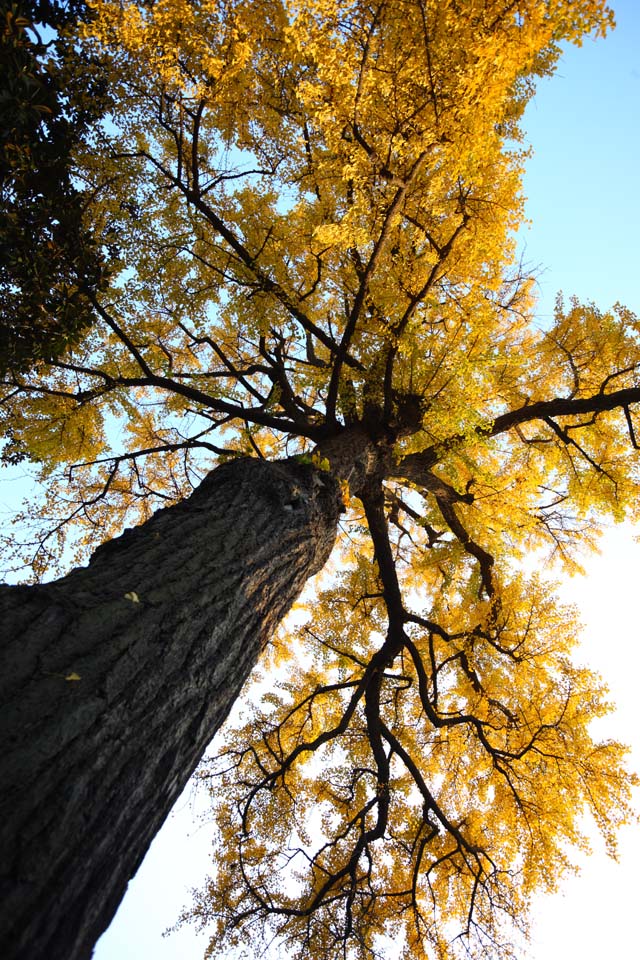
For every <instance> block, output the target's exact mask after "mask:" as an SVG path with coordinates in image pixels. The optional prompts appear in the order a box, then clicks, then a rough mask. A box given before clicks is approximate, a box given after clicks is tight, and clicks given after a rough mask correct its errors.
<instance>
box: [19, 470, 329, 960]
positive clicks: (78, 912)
mask: <svg viewBox="0 0 640 960" xmlns="http://www.w3.org/2000/svg"><path fill="white" fill-rule="evenodd" d="M340 508H341V503H340V496H339V489H338V486H337V484H336V483H335V481H334V480H333V479H332V478H331V477H329V476H328V475H327V474H326V473H318V472H317V471H315V470H313V469H312V468H311V467H309V466H302V465H300V464H298V463H295V462H292V461H286V462H280V463H266V462H263V461H259V460H247V459H243V460H236V461H233V462H230V463H227V464H225V465H223V466H221V467H219V468H218V469H217V470H214V471H213V472H212V473H211V474H210V475H209V477H207V479H205V481H204V482H203V483H202V485H201V486H200V487H199V488H198V489H197V490H196V492H195V493H194V494H193V495H192V496H191V497H190V498H189V499H188V500H185V501H184V502H182V503H180V504H178V505H177V506H174V507H170V508H169V509H166V510H161V511H159V512H158V513H157V514H156V515H155V516H154V517H152V518H151V519H150V520H149V521H148V522H147V523H145V524H143V525H142V526H140V527H137V528H135V529H133V530H129V531H127V532H126V533H125V534H123V536H122V537H119V538H118V539H116V540H113V541H111V542H110V543H107V544H105V545H104V546H102V547H100V548H98V550H97V551H96V552H95V554H94V555H93V557H92V558H91V561H90V563H89V566H88V567H84V568H81V569H77V570H74V571H73V572H72V573H70V574H69V575H68V576H67V577H64V578H63V579H61V580H58V581H56V582H55V583H52V584H46V585H42V586H34V587H16V586H1V587H0V615H1V616H2V621H1V622H2V632H3V635H4V637H3V643H2V649H1V650H0V703H1V704H2V708H1V712H0V733H1V736H2V750H1V752H0V871H1V876H0V956H1V957H2V958H3V960H85V958H88V957H90V955H91V952H92V949H93V945H94V943H95V941H96V940H97V939H98V937H99V935H100V934H101V933H102V932H103V930H104V929H105V928H106V927H107V925H108V924H109V922H110V920H111V918H112V916H113V914H114V913H115V911H116V908H117V906H118V904H119V902H120V900H121V898H122V896H123V894H124V892H125V889H126V886H127V882H128V880H129V878H130V877H131V876H132V875H133V874H134V873H135V871H136V869H137V868H138V866H139V864H140V862H141V861H142V858H143V857H144V854H145V852H146V850H147V848H148V847H149V844H150V843H151V840H152V839H153V837H154V836H155V834H156V832H157V831H158V829H159V828H160V826H161V824H162V822H163V821H164V819H165V817H166V816H167V814H168V812H169V810H170V809H171V807H172V805H173V803H174V801H175V800H176V798H177V797H178V796H179V794H180V792H181V791H182V789H183V788H184V786H185V784H186V782H187V780H188V778H189V777H190V775H191V773H192V772H193V770H194V768H195V766H196V764H197V763H198V760H199V759H200V757H201V756H202V753H203V752H204V750H205V749H206V747H207V744H208V743H209V741H210V740H211V738H212V736H213V734H214V733H215V731H216V730H217V729H218V727H219V726H220V725H221V723H222V722H223V720H224V719H225V717H226V716H227V714H228V712H229V710H230V708H231V706H232V704H233V702H234V700H235V699H236V697H237V695H238V693H239V691H240V688H241V687H242V684H243V683H244V681H245V680H246V678H247V676H248V675H249V673H250V672H251V670H252V668H253V666H254V664H255V662H256V660H257V658H258V655H259V654H260V651H261V649H262V648H263V646H264V644H265V642H266V641H267V639H268V638H269V636H270V635H271V633H272V632H273V630H274V628H275V627H276V625H277V624H278V623H279V621H280V620H281V619H282V617H283V616H284V615H285V614H286V612H287V611H288V610H289V609H290V607H291V605H292V603H293V601H294V600H295V598H296V597H297V595H298V594H299V593H300V591H301V589H302V587H303V586H304V584H305V582H306V581H307V579H308V578H309V577H310V576H311V575H312V574H313V573H315V572H316V571H318V570H320V569H321V567H322V566H323V564H324V563H325V561H326V560H327V558H328V556H329V553H330V551H331V548H332V545H333V542H334V539H335V534H336V526H337V519H338V514H339V511H340ZM77 678H79V679H77Z"/></svg>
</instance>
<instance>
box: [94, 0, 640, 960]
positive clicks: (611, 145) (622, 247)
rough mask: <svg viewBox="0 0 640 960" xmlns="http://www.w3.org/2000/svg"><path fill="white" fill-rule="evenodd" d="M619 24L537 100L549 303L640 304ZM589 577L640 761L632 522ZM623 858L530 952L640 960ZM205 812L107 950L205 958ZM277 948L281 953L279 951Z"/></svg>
mask: <svg viewBox="0 0 640 960" xmlns="http://www.w3.org/2000/svg"><path fill="white" fill-rule="evenodd" d="M613 6H614V9H615V11H616V16H617V20H618V29H617V30H616V32H615V33H614V34H613V35H612V36H611V37H610V38H609V39H607V40H606V41H604V42H602V41H600V42H598V43H597V44H596V43H593V42H591V41H589V42H588V43H586V44H585V46H584V47H583V48H582V49H581V50H573V49H572V50H571V51H569V53H568V54H567V56H566V57H565V59H564V61H563V63H562V65H561V67H560V69H559V71H558V73H557V74H556V76H555V77H554V78H553V80H551V81H549V82H547V83H545V84H543V85H542V88H541V90H540V92H539V94H538V96H537V98H536V100H535V101H534V103H533V104H532V105H531V106H530V107H529V112H528V122H527V130H528V134H529V138H530V141H531V143H532V144H533V146H534V148H535V150H536V154H535V157H534V158H533V159H532V160H531V161H530V163H529V168H528V169H529V172H528V176H527V180H526V192H527V195H528V213H529V217H530V218H531V219H532V220H533V221H534V223H533V226H532V227H531V228H530V229H529V230H527V231H525V232H524V234H523V237H522V240H523V245H525V247H526V249H525V258H526V260H527V261H528V262H530V263H532V264H535V265H539V266H540V268H541V270H543V271H544V272H542V273H541V276H540V291H541V313H542V314H548V313H550V312H551V310H552V306H553V298H554V296H555V293H556V291H557V290H558V289H559V288H562V289H563V290H564V292H565V295H566V296H570V295H572V294H577V295H578V296H579V297H581V298H583V299H592V300H594V301H595V302H596V303H597V304H598V305H599V306H601V307H603V308H607V307H609V306H611V305H612V304H613V303H614V302H615V301H616V300H620V301H621V302H623V303H625V304H626V305H627V306H628V307H630V308H631V309H635V310H636V312H637V311H639V310H640V289H639V287H640V268H639V264H638V257H639V253H640V245H639V243H638V234H637V231H638V224H640V199H639V194H638V175H639V174H640V3H638V0H618V2H615V0H613ZM587 568H588V577H587V579H585V580H577V579H574V580H571V581H569V582H568V583H567V584H566V586H565V588H564V589H565V592H566V597H567V598H568V599H571V600H572V601H574V602H576V603H577V604H578V605H579V607H580V608H581V611H582V615H583V620H584V622H585V625H586V629H585V635H584V645H583V647H582V652H581V659H582V660H583V662H585V663H587V664H588V665H589V666H593V667H596V668H598V669H599V670H600V672H601V673H602V674H603V675H604V676H605V677H606V679H607V681H608V682H609V684H610V687H611V692H612V698H613V699H614V700H615V701H616V702H617V704H618V706H619V709H618V712H617V713H616V715H615V716H614V717H612V718H610V719H609V720H607V721H605V723H606V730H605V727H603V728H602V732H603V735H606V736H612V737H615V738H616V739H621V740H625V741H626V742H628V743H632V744H634V746H635V756H634V766H635V769H636V770H640V697H639V694H638V689H639V686H638V681H637V674H638V671H639V670H640V652H639V651H640V618H639V617H638V615H637V610H636V606H637V598H638V591H639V586H638V571H640V544H637V543H634V542H633V537H632V533H631V531H629V530H624V529H616V530H613V531H612V532H611V534H610V535H609V536H608V537H607V538H606V540H605V542H604V544H603V551H602V554H601V555H600V556H599V557H593V558H591V559H590V561H589V562H588V564H587ZM621 841H622V842H621V858H620V863H619V864H614V863H612V862H611V861H609V860H608V859H607V858H606V857H604V856H603V855H602V854H601V852H596V854H594V856H593V857H591V858H589V859H588V860H586V861H585V864H584V867H583V872H582V875H581V876H580V877H579V878H576V879H571V880H570V881H568V882H566V883H565V884H564V887H563V890H564V893H563V894H562V895H561V896H558V897H555V898H550V899H548V900H546V901H544V902H542V903H540V904H538V905H537V906H536V908H535V911H534V915H535V917H536V928H535V935H534V941H533V943H532V945H531V950H530V953H529V960H567V958H580V960H602V958H604V957H621V958H625V960H627V958H628V960H639V958H640V946H639V941H638V935H637V911H638V893H640V882H639V871H640V828H638V827H635V828H630V829H628V830H627V831H626V832H625V833H624V835H623V836H622V838H621ZM209 844H210V841H209V839H208V831H207V827H206V824H205V825H198V823H197V822H195V821H194V820H193V817H192V814H191V808H190V803H189V800H188V798H187V797H185V798H184V799H183V800H182V801H180V802H179V804H178V805H177V807H176V811H174V813H173V814H172V816H171V817H170V819H169V821H168V822H167V824H166V826H165V828H164V829H163V830H162V831H161V833H160V835H159V836H158V838H157V839H156V841H155V843H154V845H153V847H152V848H151V851H150V852H149V854H148V856H147V858H146V860H145V862H144V864H143V866H142V867H141V869H140V871H139V873H138V875H137V877H136V878H135V880H134V881H133V882H132V883H131V885H130V889H129V892H128V894H127V896H126V898H125V900H124V902H123V904H122V906H121V908H120V911H119V913H118V915H117V917H116V919H115V920H114V922H113V924H112V926H111V928H110V929H109V931H107V933H106V934H105V935H104V936H103V938H102V939H101V940H100V942H99V945H98V947H97V949H96V952H95V955H94V957H95V960H148V958H149V960H150V958H153V960H200V958H201V957H202V954H203V952H204V947H205V944H206V940H205V939H202V938H196V936H195V934H194V933H193V932H192V931H191V930H186V931H185V930H183V931H180V932H179V933H178V934H175V935H172V936H171V937H169V938H167V939H164V940H163V939H162V938H161V934H162V931H163V930H164V929H165V928H166V927H167V926H168V925H170V924H171V923H172V922H173V921H174V920H175V918H176V916H177V914H178V912H179V910H180V908H181V906H183V905H184V904H185V903H187V902H188V901H189V899H190V898H189V892H188V891H189V889H190V888H191V887H193V886H198V885H199V884H200V883H201V882H202V880H203V879H204V876H205V873H206V869H207V852H208V848H209ZM268 960H272V958H268Z"/></svg>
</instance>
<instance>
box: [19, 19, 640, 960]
mask: <svg viewBox="0 0 640 960" xmlns="http://www.w3.org/2000/svg"><path fill="white" fill-rule="evenodd" d="M92 9H93V12H94V17H93V18H92V20H91V21H90V22H89V23H88V24H87V25H86V26H85V27H84V28H83V29H82V33H81V36H79V37H78V38H77V44H78V49H79V51H80V52H81V53H82V55H91V56H95V57H98V58H100V61H101V62H102V63H104V64H107V67H106V68H108V71H109V78H110V87H111V89H112V91H113V103H112V107H111V110H110V114H109V117H108V122H107V123H104V124H102V125H101V126H99V127H95V126H94V127H92V128H91V130H89V131H87V133H86V135H85V136H84V138H83V140H82V142H81V143H80V144H79V146H78V148H77V150H76V154H75V163H76V164H77V167H78V170H79V171H81V174H82V177H83V179H84V181H85V183H86V184H87V189H88V190H89V191H90V194H91V197H92V201H91V205H90V208H89V209H90V216H91V222H92V225H93V229H94V230H95V231H96V234H97V236H100V235H102V240H103V243H104V244H105V245H106V244H107V242H109V238H113V237H116V238H117V258H118V260H117V263H116V266H115V270H116V273H115V278H114V280H113V282H112V285H111V287H110V289H109V290H108V291H103V292H102V293H100V292H98V291H96V290H89V291H88V292H87V297H88V298H89V299H90V301H91V304H92V307H93V310H94V312H95V315H96V316H97V318H98V321H97V323H96V325H95V326H94V327H93V328H92V329H91V331H90V332H89V334H88V335H87V337H86V339H85V340H84V341H83V342H82V343H81V344H79V345H77V346H76V347H74V348H73V349H71V350H69V351H68V352H67V353H66V354H64V355H63V356H62V357H60V358H59V359H57V360H55V361H54V362H53V363H50V364H48V365H45V364H42V365H41V366H40V367H39V368H38V369H37V371H36V373H35V374H32V375H28V376H27V375H24V374H20V373H17V372H14V373H12V374H11V375H9V376H7V377H6V378H5V387H4V393H3V400H2V407H1V410H2V416H3V419H4V423H5V429H6V430H7V434H8V436H9V438H10V440H9V443H8V444H7V445H6V447H5V453H4V456H5V458H6V459H9V460H10V459H11V458H16V457H21V456H25V457H28V458H30V459H31V460H33V461H35V462H38V463H40V464H41V470H42V478H43V482H44V483H45V484H46V499H44V500H43V501H41V502H40V503H39V505H38V506H37V508H36V507H34V506H32V507H31V511H32V512H35V511H36V509H37V516H38V520H39V527H38V530H37V531H36V534H35V536H34V539H33V540H32V542H31V544H29V545H27V546H26V547H23V548H21V551H22V552H19V554H18V555H16V557H15V562H17V560H19V559H21V558H22V557H24V556H26V554H25V553H24V551H25V550H28V551H30V555H31V559H32V561H33V567H34V571H35V573H34V575H35V576H41V575H43V574H44V573H46V571H47V570H48V569H52V568H53V567H54V565H55V562H56V557H57V556H59V554H60V549H61V544H62V542H63V540H64V538H65V536H66V535H67V532H68V531H69V530H70V531H71V534H70V536H71V540H72V542H73V544H74V545H75V547H76V548H77V549H78V550H80V551H81V550H86V549H87V548H88V547H89V546H91V545H92V544H94V543H96V542H99V541H100V540H103V539H105V538H108V537H109V536H112V535H113V534H114V533H115V532H117V531H119V530H120V529H121V527H122V525H123V523H124V522H125V520H128V521H129V522H131V520H137V519H142V518H144V517H146V516H147V515H148V514H149V512H150V511H151V510H153V508H154V507H155V506H156V505H158V504H159V503H161V502H166V501H173V500H177V499H180V498H181V497H183V496H184V495H185V494H186V493H187V492H188V491H189V490H190V489H191V487H192V485H193V483H194V482H195V480H196V478H198V477H199V476H201V475H202V474H203V473H204V472H205V471H206V470H208V469H210V467H211V466H213V465H214V464H215V463H217V462H219V461H220V460H224V459H225V458H229V457H234V456H238V455H247V454H249V455H253V456H256V457H263V458H266V459H274V458H277V457H280V456H283V455H297V456H299V457H301V458H303V459H304V458H309V459H311V460H314V461H315V462H316V464H318V465H319V466H320V467H322V468H323V469H326V470H329V471H331V472H333V473H335V474H336V475H337V476H339V477H340V479H341V480H342V482H343V486H344V496H345V503H346V506H347V512H346V513H345V515H344V519H343V523H342V534H341V540H340V543H339V545H338V547H337V548H336V555H335V561H334V563H335V566H334V569H333V575H332V577H331V578H330V579H326V580H325V581H324V582H322V583H321V585H320V587H319V592H318V594H317V596H316V597H315V598H314V602H313V607H312V609H311V610H310V611H309V613H308V617H307V619H306V620H305V621H303V622H302V625H300V621H298V624H297V625H296V622H295V621H292V622H291V624H290V626H289V627H288V628H287V631H286V632H285V633H283V635H282V637H281V638H280V641H279V642H278V644H277V645H275V646H274V647H273V649H272V656H273V658H274V659H275V660H277V662H278V672H279V677H280V682H279V684H277V685H274V684H272V686H271V688H270V690H269V693H268V694H267V695H265V696H263V697H262V700H260V699H259V697H258V694H257V693H256V695H255V697H254V700H253V702H252V703H251V704H248V705H247V707H246V711H245V713H246V723H245V724H244V726H243V727H242V729H238V730H237V731H234V732H233V734H229V737H228V741H229V743H230V746H228V748H227V749H226V750H225V751H224V752H223V754H222V755H221V757H220V758H219V759H218V760H216V761H214V762H212V763H211V764H208V765H207V766H206V767H205V768H204V769H203V773H202V776H203V777H204V778H209V777H212V778H213V779H212V783H213V786H212V797H213V800H214V807H215V818H216V824H217V830H218V834H219V840H220V844H219V850H220V853H219V859H218V862H217V864H216V868H215V876H214V878H213V880H212V881H211V883H210V884H209V885H208V886H207V888H206V889H205V890H203V891H202V892H201V894H200V895H199V896H198V898H197V900H196V902H195V905H194V907H193V910H192V911H191V917H192V918H195V919H196V920H201V921H203V922H205V923H211V924H213V926H214V929H215V933H214V940H213V941H212V947H211V955H212V956H217V955H218V954H220V955H222V954H223V953H224V950H225V949H227V948H229V949H233V948H235V947H237V946H238V945H243V944H244V945H247V944H253V943H255V942H256V941H257V940H258V939H259V938H260V937H264V938H265V939H266V940H267V941H270V940H271V939H272V938H275V940H276V941H277V942H279V943H281V944H283V945H284V946H285V947H286V948H287V949H288V950H289V951H290V954H291V956H293V957H303V956H304V957H307V956H309V957H312V958H318V960H320V958H322V960H325V958H327V960H328V958H333V957H336V956H344V957H345V958H354V960H355V958H358V960H360V958H365V957H372V956H376V955H378V953H382V954H383V953H384V946H385V938H388V937H393V938H394V950H395V954H396V955H398V953H399V951H400V950H404V954H403V955H404V956H406V957H407V958H409V957H411V958H418V960H419V958H420V957H430V958H438V960H450V958H454V957H458V956H466V955H470V956H479V955H482V954H483V951H484V952H485V955H487V954H488V955H491V956H492V957H498V956H504V957H510V956H513V949H514V947H513V944H514V942H516V941H517V937H518V936H519V931H523V930H526V921H527V908H528V905H529V903H530V901H531V898H532V896H533V895H534V893H535V892H537V891H540V890H549V889H554V888H555V886H556V884H557V882H558V880H559V878H560V877H561V876H562V874H563V872H564V871H566V870H567V869H568V868H569V866H570V863H571V847H582V846H584V845H585V842H586V841H585V837H584V819H583V814H585V813H590V814H591V816H592V817H593V818H594V819H595V822H596V823H597V825H598V827H599V828H600V830H601V831H602V833H603V835H604V837H605V840H606V842H607V844H608V847H609V849H610V851H611V852H614V851H615V834H616V830H617V828H618V827H619V825H620V824H622V823H624V822H625V821H627V820H628V819H629V818H630V817H631V815H632V814H631V809H630V805H629V802H630V799H629V798H630V788H631V786H632V784H633V782H634V778H633V777H632V776H631V775H630V774H628V773H627V772H626V770H625V767H624V752H625V751H624V748H623V747H622V746H621V745H620V744H618V743H614V742H609V741H607V742H598V741H597V740H595V739H594V738H593V737H592V735H591V733H590V730H589V725H590V723H591V721H592V720H593V719H594V718H596V717H598V716H600V715H602V714H603V713H605V712H606V711H607V710H608V709H609V704H608V702H607V698H606V689H605V687H604V685H603V683H602V681H601V680H600V679H599V678H598V677H597V676H595V675H594V674H593V673H592V672H590V671H589V670H587V669H584V668H579V667H577V666H575V665H574V664H573V663H572V660H571V649H572V646H573V645H574V643H575V641H576V637H577V634H578V624H577V621H576V615H575V611H573V610H570V609H566V608H563V607H562V606H561V605H560V604H559V603H558V602H557V600H556V598H555V597H554V595H553V589H552V586H551V585H550V584H549V583H548V582H546V581H545V580H544V579H543V578H542V577H540V576H538V575H535V574H531V573H530V572H528V567H527V564H526V563H525V561H527V560H529V559H530V558H531V557H532V556H533V557H539V558H540V561H541V562H542V559H543V558H549V557H551V558H554V559H558V560H559V561H561V563H563V564H564V565H565V566H566V567H567V568H569V569H573V568H575V565H576V564H577V563H578V562H579V556H580V551H581V550H582V549H584V548H585V547H589V546H590V545H591V544H592V543H593V542H594V541H595V539H596V538H597V533H598V529H599V525H600V524H601V522H602V521H603V520H605V519H607V518H611V517H613V518H614V519H622V518H623V517H625V516H636V515H637V513H638V505H639V503H640V499H639V495H640V490H639V486H638V484H639V480H640V477H639V471H638V463H639V461H638V456H637V451H638V449H639V447H638V430H639V425H638V420H637V405H638V403H640V339H639V333H640V329H639V321H638V318H637V317H636V316H635V315H634V314H633V313H632V312H631V311H630V310H629V309H627V308H625V307H623V306H621V305H617V306H616V307H615V308H613V309H612V310H611V311H608V312H605V311H602V310H600V309H599V308H598V307H596V306H595V305H593V304H581V303H578V302H575V301H571V302H569V303H566V304H565V303H563V302H562V301H561V300H559V301H558V303H557V309H556V313H555V317H554V319H553V321H552V322H551V323H548V324H541V323H539V322H537V320H536V314H535V294H534V285H533V278H532V277H531V276H530V275H529V274H528V272H527V271H526V269H525V268H524V266H523V265H522V264H521V263H519V262H518V261H517V259H516V254H515V251H516V243H515V236H514V234H515V231H516V230H517V228H518V226H519V225H520V224H521V222H522V218H523V209H522V208H523V199H522V194H521V176H522V171H523V165H524V163H525V160H526V151H525V150H524V149H523V148H522V146H521V144H520V131H519V120H520V118H521V116H522V113H523V110H524V108H525V106H526V104H527V102H528V100H529V99H530V97H531V96H532V95H533V93H534V88H535V82H536V79H537V78H538V77H541V76H544V75H547V74H549V73H551V72H552V71H553V69H554V66H555V63H556V61H557V58H558V55H559V50H560V44H561V43H563V42H567V41H570V42H577V43H579V42H580V40H581V38H582V37H583V36H584V35H585V33H588V32H596V33H604V32H605V31H606V29H607V28H608V27H609V26H610V25H611V23H612V17H611V14H610V12H609V11H608V10H607V8H606V6H605V4H604V2H601V0H579V2H569V0H546V2H540V0H521V2H510V0H469V2H467V3H465V4H464V5H460V4H457V3H455V2H453V0H405V2H393V3H391V2H387V0H378V2H373V3H364V2H362V0H351V2H349V3H344V2H337V0H299V2H291V3H287V2H277V0H247V2H231V0H229V2H223V0H202V2H189V3H187V2H183V0H156V2H154V3H139V4H137V3H120V2H117V3H111V2H107V0H96V2H95V3H93V4H92ZM106 68H105V69H106ZM248 509H250V505H248ZM22 519H23V520H24V517H23V518H22ZM9 562H11V561H9ZM318 838H319V839H318Z"/></svg>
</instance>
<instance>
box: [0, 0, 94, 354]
mask: <svg viewBox="0 0 640 960" xmlns="http://www.w3.org/2000/svg"><path fill="white" fill-rule="evenodd" d="M84 12H86V11H85V7H84V3H82V2H81V0H80V2H70V3H65V2H57V0H54V2H49V0H42V2H40V0H34V2H29V0H21V2H19V3H10V2H7V0H3V2H2V3H1V4H0V18H1V20H2V35H1V36H0V77H1V87H2V93H0V131H1V132H0V201H1V207H0V247H1V249H2V254H1V255H0V372H4V371H6V370H7V369H15V370H18V371H21V370H24V369H25V367H26V368H28V367H29V366H30V365H32V364H33V363H35V362H36V361H38V360H40V359H47V360H50V359H53V358H54V357H58V356H59V355H60V354H61V353H63V352H64V349H65V347H66V345H67V344H68V343H69V342H71V341H74V340H77V339H78V338H79V336H80V334H81V331H82V330H83V329H84V328H85V327H86V326H87V325H88V324H90V323H91V322H92V319H93V308H92V306H91V303H90V302H89V300H88V299H87V296H86V292H85V291H86V290H96V289H97V288H99V287H101V286H104V284H105V282H106V279H107V275H108V270H107V260H108V256H107V255H106V251H104V250H102V251H101V250H100V249H99V246H98V244H97V243H96V241H95V238H94V237H93V235H92V232H91V229H90V226H89V224H88V223H87V222H85V221H84V208H85V205H86V201H87V198H86V197H85V196H84V193H83V190H82V189H81V185H80V183H79V182H78V181H77V180H76V181H74V177H73V173H72V153H73V150H74V146H75V144H76V143H77V142H78V141H79V139H80V138H81V136H82V135H83V133H84V132H85V131H86V128H87V126H88V125H90V124H91V123H94V122H96V120H97V119H98V118H99V117H100V115H101V113H102V111H103V109H104V106H105V99H106V91H105V78H104V76H96V75H95V71H93V75H92V69H91V64H90V62H88V61H87V60H86V59H85V58H78V56H77V51H75V52H74V55H73V57H70V55H69V54H70V52H71V51H70V49H69V47H70V41H69V40H68V39H67V38H66V37H65V30H67V29H70V27H71V25H73V24H74V23H76V22H77V19H78V17H79V16H81V15H82V14H83V13H84Z"/></svg>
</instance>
